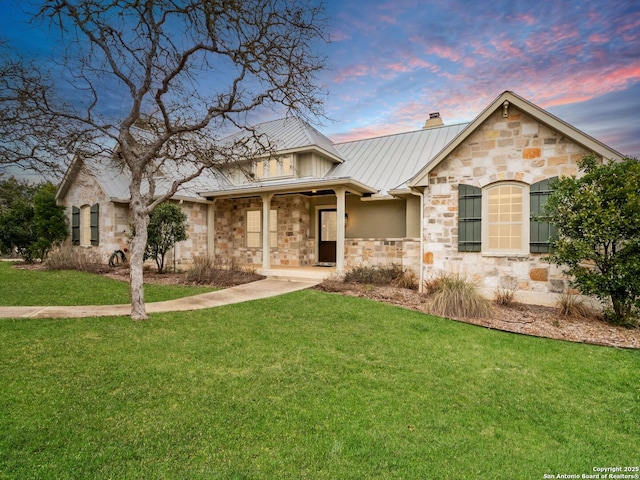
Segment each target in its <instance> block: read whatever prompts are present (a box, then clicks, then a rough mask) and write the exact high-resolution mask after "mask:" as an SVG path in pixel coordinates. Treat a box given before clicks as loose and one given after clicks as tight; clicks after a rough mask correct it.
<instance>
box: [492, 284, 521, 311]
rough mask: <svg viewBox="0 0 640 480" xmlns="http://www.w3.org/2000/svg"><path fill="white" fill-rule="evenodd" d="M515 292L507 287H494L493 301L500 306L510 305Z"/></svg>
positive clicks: (513, 299)
mask: <svg viewBox="0 0 640 480" xmlns="http://www.w3.org/2000/svg"><path fill="white" fill-rule="evenodd" d="M515 297H516V292H515V290H510V289H508V288H496V291H495V292H494V299H493V301H494V302H496V305H500V306H501V307H511V306H512V305H513V304H514V302H515Z"/></svg>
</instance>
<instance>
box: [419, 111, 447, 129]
mask: <svg viewBox="0 0 640 480" xmlns="http://www.w3.org/2000/svg"><path fill="white" fill-rule="evenodd" d="M443 125H444V122H443V121H442V118H440V112H434V113H430V114H429V119H428V120H427V122H426V123H425V124H424V127H422V128H433V127H441V126H443Z"/></svg>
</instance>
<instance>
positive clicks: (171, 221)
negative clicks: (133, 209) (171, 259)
mask: <svg viewBox="0 0 640 480" xmlns="http://www.w3.org/2000/svg"><path fill="white" fill-rule="evenodd" d="M147 231H148V238H147V249H146V251H145V254H144V257H145V259H149V258H153V259H154V260H155V261H156V265H157V266H158V273H162V272H163V271H164V258H165V255H166V253H167V252H168V251H169V250H170V249H171V248H173V246H174V245H175V244H176V243H177V242H182V241H183V240H186V239H187V216H186V215H185V214H184V213H183V212H182V210H180V207H179V206H178V205H176V204H175V203H168V202H167V203H161V204H160V205H158V206H157V207H156V208H155V209H154V210H153V212H151V219H150V221H149V226H148V227H147Z"/></svg>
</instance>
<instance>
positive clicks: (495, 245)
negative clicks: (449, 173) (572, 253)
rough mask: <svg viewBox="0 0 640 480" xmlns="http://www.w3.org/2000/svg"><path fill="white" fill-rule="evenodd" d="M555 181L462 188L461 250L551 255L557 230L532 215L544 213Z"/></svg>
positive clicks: (460, 207) (459, 201)
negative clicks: (551, 245)
mask: <svg viewBox="0 0 640 480" xmlns="http://www.w3.org/2000/svg"><path fill="white" fill-rule="evenodd" d="M554 180H555V177H554V178H549V179H545V180H542V181H540V182H537V183H534V184H533V185H531V187H530V188H529V187H528V186H527V185H525V184H522V183H498V184H493V185H490V186H488V187H486V188H485V189H484V190H483V189H481V188H479V187H474V186H472V185H464V184H460V185H459V186H458V251H460V252H480V251H483V252H487V253H507V254H509V253H526V252H531V253H547V252H549V245H550V243H551V242H552V241H553V239H554V237H555V236H556V235H557V230H556V229H555V227H553V226H552V225H550V224H549V223H548V222H544V221H534V220H532V219H531V217H532V216H537V215H542V214H543V213H544V209H543V207H544V204H545V203H546V202H547V199H548V198H549V195H550V194H551V187H552V185H553V181H554Z"/></svg>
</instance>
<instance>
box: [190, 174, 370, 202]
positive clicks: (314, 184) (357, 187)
mask: <svg viewBox="0 0 640 480" xmlns="http://www.w3.org/2000/svg"><path fill="white" fill-rule="evenodd" d="M332 187H345V188H347V189H348V190H349V192H351V193H353V194H356V195H362V194H364V193H371V194H374V193H376V192H377V190H375V189H373V188H371V187H368V186H366V185H365V184H363V183H360V182H358V181H355V180H352V179H350V178H333V179H326V180H311V181H308V182H300V183H295V184H292V185H282V184H280V185H260V186H251V187H248V188H247V187H245V188H235V189H230V190H217V191H212V192H200V193H199V195H200V196H202V197H206V198H241V197H255V196H259V195H260V194H262V193H275V194H277V193H283V194H284V193H300V192H305V191H309V190H314V189H317V190H322V189H331V188H332Z"/></svg>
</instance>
